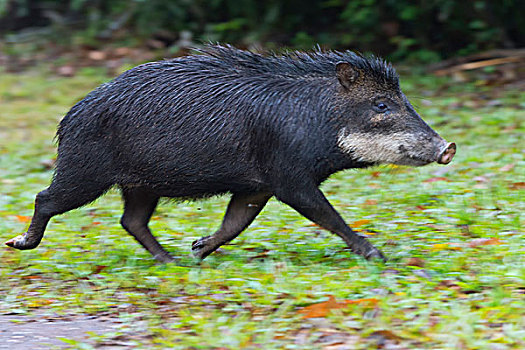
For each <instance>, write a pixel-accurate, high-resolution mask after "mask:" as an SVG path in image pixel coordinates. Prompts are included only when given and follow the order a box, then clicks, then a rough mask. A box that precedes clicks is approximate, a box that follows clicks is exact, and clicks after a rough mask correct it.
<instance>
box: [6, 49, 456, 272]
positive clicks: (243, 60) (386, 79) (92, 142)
mask: <svg viewBox="0 0 525 350" xmlns="http://www.w3.org/2000/svg"><path fill="white" fill-rule="evenodd" d="M57 136H58V159H57V164H56V171H55V175H54V177H53V181H52V183H51V185H50V186H49V187H48V188H47V189H45V190H44V191H42V192H40V193H39V194H38V195H37V196H36V201H35V212H34V215H33V218H32V221H31V225H30V226H29V229H28V231H27V232H26V233H25V234H23V235H20V236H17V237H15V238H13V239H11V240H10V241H8V242H6V244H7V245H8V246H10V247H14V248H18V249H32V248H35V247H36V246H38V244H39V243H40V241H41V239H42V237H43V235H44V230H45V228H46V225H47V223H48V221H49V220H50V219H51V217H53V216H55V215H58V214H62V213H64V212H67V211H69V210H72V209H75V208H78V207H80V206H83V205H85V204H87V203H89V202H92V201H94V200H95V199H96V198H98V197H99V196H101V195H102V194H103V193H104V192H106V191H107V190H108V189H109V188H111V187H112V186H114V185H117V186H119V187H120V188H121V189H122V196H123V199H124V214H123V215H122V219H121V223H122V226H123V227H124V228H125V229H126V230H127V231H128V232H129V233H130V234H131V235H132V236H133V237H135V239H136V240H137V241H138V242H139V243H140V244H142V245H143V246H144V248H146V249H147V250H148V251H149V252H150V253H151V254H152V255H153V256H154V257H155V258H156V259H157V260H159V261H162V262H169V261H172V260H173V258H172V257H171V256H170V255H169V254H168V253H167V252H166V251H165V250H164V249H163V248H162V246H161V245H160V244H159V243H158V242H157V240H156V239H155V238H154V237H153V235H152V234H151V232H150V230H149V228H148V226H147V224H148V221H149V219H150V217H151V215H152V213H153V211H154V210H155V207H156V205H157V202H158V200H159V198H160V197H172V198H183V199H188V198H192V199H193V198H202V197H207V196H213V195H218V194H222V193H231V194H232V198H231V201H230V204H229V205H228V209H227V210H226V214H225V216H224V219H223V222H222V225H221V226H220V228H219V229H218V231H217V232H215V233H214V234H213V235H211V236H207V237H203V238H200V239H199V240H197V241H195V242H194V243H193V246H192V251H193V253H194V255H195V256H196V257H198V258H200V259H204V258H205V257H206V256H208V255H209V254H210V253H212V252H213V251H215V250H216V249H217V248H219V247H220V246H221V245H223V244H225V243H227V242H229V241H231V240H232V239H234V238H235V237H237V236H238V235H239V234H240V233H241V232H242V231H243V230H244V229H245V228H246V227H247V226H248V225H249V224H250V223H251V222H252V221H253V219H254V218H255V217H256V216H257V214H258V213H259V212H260V211H261V210H262V208H263V207H264V205H265V204H266V202H267V201H268V200H269V199H270V198H271V197H273V196H275V197H276V198H277V199H278V200H280V201H281V202H283V203H286V204H288V205H289V206H291V207H292V208H294V209H295V210H297V211H298V212H299V213H300V214H302V215H303V216H305V217H306V218H308V219H310V220H312V221H313V222H315V223H317V224H319V225H320V226H322V227H324V228H325V229H327V230H329V231H331V232H333V233H335V234H337V235H338V236H340V237H341V238H342V239H343V240H344V241H345V242H346V244H347V245H348V246H349V247H350V248H351V249H352V250H353V251H354V252H355V253H357V254H360V255H362V256H364V257H366V258H371V257H377V258H382V259H385V258H384V256H383V254H382V253H381V252H380V251H379V250H378V249H376V248H375V247H374V246H373V245H372V244H370V243H369V242H368V241H367V240H366V239H365V238H364V237H363V236H361V235H359V234H357V233H355V232H353V231H352V230H351V229H350V227H348V225H347V224H346V223H345V222H344V221H343V219H342V218H341V216H340V215H339V214H338V213H337V212H336V211H335V210H334V208H333V207H332V206H331V205H330V203H329V202H328V200H327V199H326V198H325V196H324V195H323V193H322V192H321V191H320V190H319V188H318V187H319V185H320V184H321V183H322V182H323V181H324V180H326V179H327V178H328V177H329V176H330V175H331V174H333V173H335V172H337V171H340V170H343V169H349V168H364V167H368V166H371V165H374V164H381V163H392V164H404V165H414V166H421V165H425V164H428V163H431V162H434V161H437V162H438V163H443V164H446V163H449V162H450V161H451V160H452V157H453V156H454V153H455V145H454V144H453V143H450V144H447V142H446V141H445V140H444V139H442V138H441V137H440V136H439V135H438V134H437V133H436V132H435V131H434V130H432V129H431V128H430V127H429V126H428V125H427V124H425V122H424V121H423V120H422V119H421V118H420V117H419V115H418V114H417V113H416V112H415V111H414V108H413V107H412V106H411V105H410V103H409V102H408V100H407V98H406V97H405V95H404V94H403V93H402V92H401V90H400V88H399V82H398V76H397V74H396V72H395V70H394V69H393V68H392V67H391V66H390V65H388V64H386V63H385V62H384V61H383V60H381V59H379V58H375V57H369V58H365V57H363V56H360V55H357V54H355V53H352V52H320V51H318V52H309V53H304V52H292V53H288V54H285V55H283V56H277V55H273V56H269V57H265V56H262V55H259V54H255V53H250V52H246V51H242V50H238V49H235V48H233V47H230V46H209V47H207V48H205V49H204V50H202V51H201V54H199V55H191V56H186V57H181V58H176V59H171V60H165V61H160V62H152V63H147V64H143V65H140V66H138V67H135V68H133V69H131V70H129V71H127V72H125V73H123V74H122V75H120V76H119V77H117V78H115V79H114V80H113V81H111V82H109V83H106V84H103V85H101V86H100V87H98V88H97V89H95V90H94V91H92V92H91V93H90V94H88V95H87V96H86V97H85V98H84V99H83V100H82V101H80V102H78V103H77V104H76V105H75V106H74V107H73V108H72V109H71V110H70V111H69V113H67V115H66V116H65V117H64V119H63V120H62V121H61V123H60V126H59V128H58V133H57Z"/></svg>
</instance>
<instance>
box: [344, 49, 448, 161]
mask: <svg viewBox="0 0 525 350" xmlns="http://www.w3.org/2000/svg"><path fill="white" fill-rule="evenodd" d="M335 75H336V76H337V79H338V80H339V85H338V87H337V90H338V96H339V98H340V100H339V102H338V108H340V111H339V113H338V115H339V116H340V130H339V133H338V140H337V145H338V147H339V148H340V149H341V150H342V151H343V152H344V153H347V154H349V155H350V156H351V157H352V159H354V160H356V161H360V162H365V163H372V164H398V165H411V166H422V165H426V164H429V163H432V162H438V163H440V164H447V163H449V162H450V161H451V160H452V157H453V156H454V153H455V149H456V146H455V144H453V143H450V144H449V143H447V142H446V141H445V140H444V139H443V138H442V137H441V136H439V135H438V134H437V133H436V132H435V131H434V130H433V129H432V128H431V127H429V126H428V125H427V124H426V123H425V122H424V121H423V120H422V119H421V117H420V116H419V115H418V114H417V112H416V111H415V110H414V108H413V107H412V105H411V104H410V102H409V101H408V99H407V97H406V96H405V94H403V92H402V91H401V89H400V87H399V78H398V76H397V73H396V72H395V70H394V68H393V67H392V66H390V65H389V64H387V63H385V62H384V61H383V60H381V59H378V58H375V57H372V58H363V57H361V56H357V55H355V56H349V60H348V61H340V62H338V63H337V64H336V65H335Z"/></svg>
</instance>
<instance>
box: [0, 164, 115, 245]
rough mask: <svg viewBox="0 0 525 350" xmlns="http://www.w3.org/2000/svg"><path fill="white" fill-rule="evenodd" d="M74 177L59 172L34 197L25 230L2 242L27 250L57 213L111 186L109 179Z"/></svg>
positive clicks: (95, 195) (96, 195) (35, 243)
mask: <svg viewBox="0 0 525 350" xmlns="http://www.w3.org/2000/svg"><path fill="white" fill-rule="evenodd" d="M73 179H74V177H66V176H64V175H62V174H60V173H57V176H56V177H55V179H54V180H53V182H52V183H51V185H50V186H49V187H48V188H47V189H45V190H43V191H42V192H40V193H38V194H37V196H36V199H35V211H34V214H33V218H32V219H31V224H30V225H29V228H28V230H27V232H26V233H24V234H22V235H19V236H16V237H14V238H12V239H11V240H9V241H7V242H6V243H5V244H6V245H8V246H9V247H12V248H16V249H20V250H26V249H33V248H36V247H37V246H38V245H39V244H40V241H41V240H42V237H43V236H44V231H45V229H46V226H47V223H48V222H49V220H50V219H51V218H52V217H53V216H55V215H59V214H63V213H65V212H67V211H70V210H73V209H76V208H78V207H81V206H83V205H85V204H88V203H90V202H92V201H94V200H95V199H97V198H98V197H99V196H101V195H102V194H103V193H104V192H105V191H106V190H107V189H108V188H109V187H110V186H111V184H108V183H103V184H102V183H95V182H91V183H89V182H81V181H78V179H76V180H75V181H73V182H72V181H67V180H73Z"/></svg>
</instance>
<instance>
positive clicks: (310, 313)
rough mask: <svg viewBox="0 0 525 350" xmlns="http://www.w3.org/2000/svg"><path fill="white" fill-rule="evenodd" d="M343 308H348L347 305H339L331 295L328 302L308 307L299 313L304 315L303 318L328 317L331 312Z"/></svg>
mask: <svg viewBox="0 0 525 350" xmlns="http://www.w3.org/2000/svg"><path fill="white" fill-rule="evenodd" d="M343 307H346V304H345V303H338V302H337V301H336V300H335V297H334V296H333V295H329V296H328V300H327V301H323V302H322V303H317V304H312V305H309V306H306V307H304V308H302V309H301V310H299V312H300V313H302V314H303V316H302V318H314V317H326V316H327V315H328V313H329V312H330V310H333V309H340V308H343Z"/></svg>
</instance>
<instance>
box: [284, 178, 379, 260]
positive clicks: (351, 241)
mask: <svg viewBox="0 0 525 350" xmlns="http://www.w3.org/2000/svg"><path fill="white" fill-rule="evenodd" d="M277 199H279V200H280V201H282V202H284V203H286V204H288V205H289V206H291V207H292V208H294V209H295V210H297V211H298V212H299V213H300V214H301V215H303V216H304V217H306V218H307V219H309V220H311V221H313V222H315V223H317V224H318V225H320V226H321V227H323V228H325V229H327V230H329V231H331V232H332V233H335V234H336V235H338V236H339V237H341V238H342V239H343V240H344V241H345V243H346V244H347V245H348V247H350V249H352V251H353V252H354V253H356V254H359V255H361V256H363V257H365V258H366V259H371V258H379V259H382V260H383V261H386V258H385V256H384V255H383V253H381V251H379V249H377V248H375V247H374V246H373V245H372V244H371V243H370V242H369V241H368V240H367V239H366V238H365V237H364V236H362V235H360V234H358V233H356V232H354V231H352V229H351V228H350V227H349V226H348V225H347V224H346V223H345V222H344V220H343V218H342V217H341V216H340V215H339V214H338V213H337V211H336V210H335V209H334V208H333V207H332V205H331V204H330V202H328V200H327V199H326V197H325V196H324V194H323V193H322V192H321V190H319V189H318V188H317V187H314V186H304V187H303V188H302V189H301V190H300V191H288V190H286V191H285V192H284V193H280V194H278V195H277Z"/></svg>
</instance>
